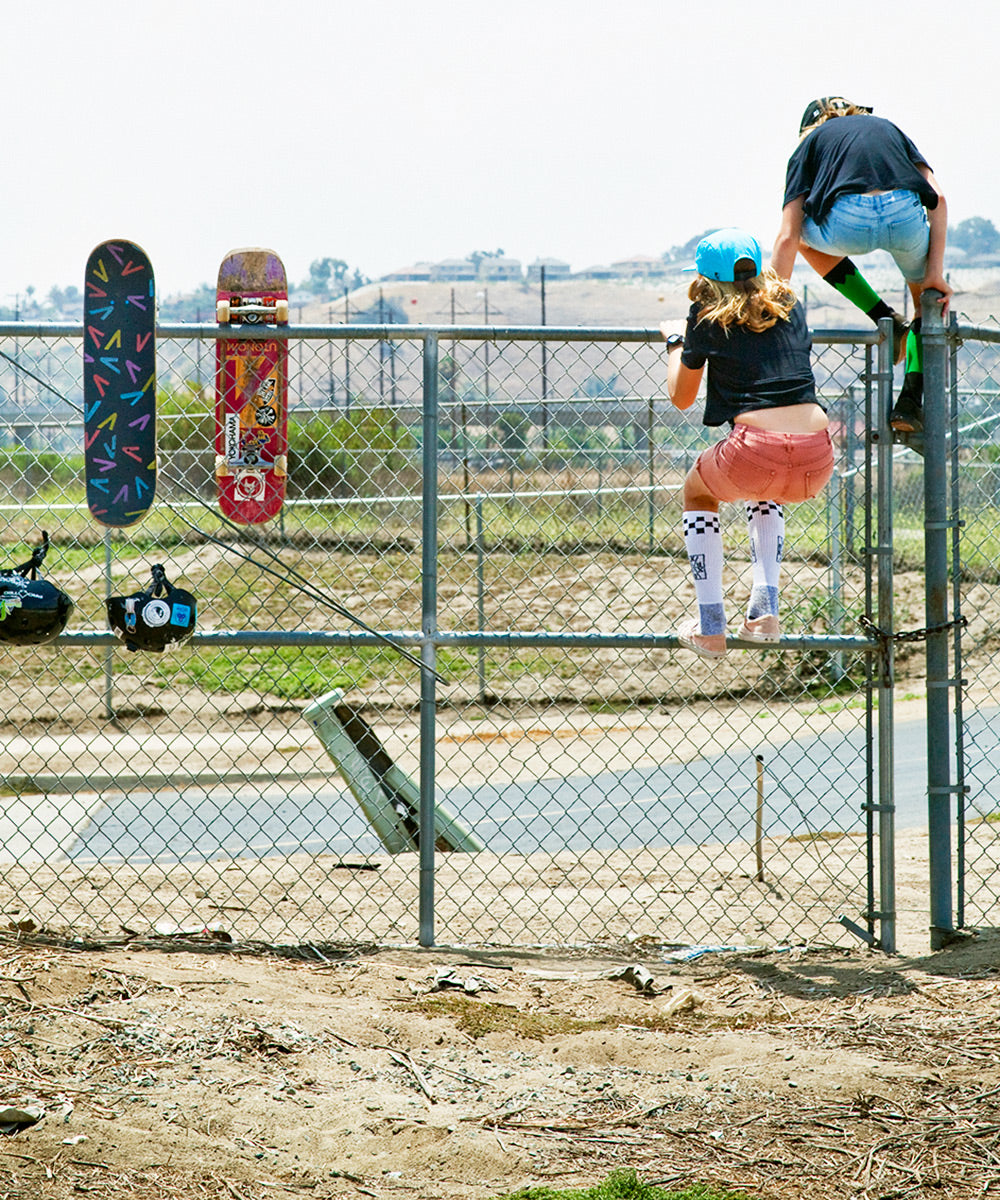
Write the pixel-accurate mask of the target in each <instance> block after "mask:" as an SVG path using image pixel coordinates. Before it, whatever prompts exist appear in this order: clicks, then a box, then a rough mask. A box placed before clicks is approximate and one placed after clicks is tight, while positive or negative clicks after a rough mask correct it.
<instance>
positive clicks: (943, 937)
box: [921, 289, 954, 950]
mask: <svg viewBox="0 0 1000 1200" xmlns="http://www.w3.org/2000/svg"><path fill="white" fill-rule="evenodd" d="M940 296H941V293H940V292H937V291H934V290H933V289H928V290H927V291H926V292H924V294H923V297H922V303H921V309H922V316H923V322H922V324H923V357H924V364H923V365H924V564H925V572H926V575H925V579H926V601H925V613H926V625H927V628H928V629H929V630H931V631H932V632H930V633H929V634H928V635H927V838H928V856H929V874H930V880H929V885H930V922H931V949H932V950H940V949H941V947H942V946H944V945H946V944H947V942H948V941H949V939H950V937H951V935H952V934H953V933H954V923H953V916H952V871H951V795H952V791H953V789H952V786H951V750H950V744H949V743H950V732H951V721H950V718H949V714H948V692H949V689H950V688H951V686H952V683H953V681H952V680H951V679H949V677H948V630H947V628H946V626H947V623H948V531H949V529H950V527H951V525H950V522H949V521H948V477H947V447H946V444H945V443H946V433H947V426H948V396H947V390H946V389H947V373H948V371H947V355H948V341H947V337H946V335H945V328H944V322H943V321H942V319H941V305H940V304H939V303H938V301H939V299H940Z"/></svg>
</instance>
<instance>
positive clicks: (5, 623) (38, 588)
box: [0, 532, 73, 646]
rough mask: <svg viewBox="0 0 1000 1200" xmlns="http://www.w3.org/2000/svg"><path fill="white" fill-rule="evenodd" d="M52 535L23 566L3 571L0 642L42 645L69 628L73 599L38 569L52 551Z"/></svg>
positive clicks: (0, 598)
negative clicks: (50, 541)
mask: <svg viewBox="0 0 1000 1200" xmlns="http://www.w3.org/2000/svg"><path fill="white" fill-rule="evenodd" d="M48 549H49V535H48V534H47V533H44V532H43V533H42V544H41V545H40V546H37V547H36V548H35V549H34V550H33V551H32V554H31V558H30V559H29V560H28V561H27V562H26V563H22V564H21V565H20V566H19V567H12V568H11V569H10V570H8V571H0V643H4V644H6V645H8V646H42V645H44V644H45V643H46V642H51V641H53V640H54V639H55V638H57V637H58V636H59V635H60V634H61V633H62V631H63V630H64V629H65V628H66V622H67V621H68V620H69V618H70V614H71V613H72V611H73V601H72V600H71V599H70V598H69V596H67V595H66V593H65V592H64V591H61V590H60V589H59V588H57V587H56V586H55V584H54V583H49V582H48V580H47V579H39V578H38V568H39V567H40V566H41V565H42V560H43V559H44V558H45V555H46V554H47V553H48Z"/></svg>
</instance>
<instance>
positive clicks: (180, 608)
mask: <svg viewBox="0 0 1000 1200" xmlns="http://www.w3.org/2000/svg"><path fill="white" fill-rule="evenodd" d="M170 624H171V625H180V626H181V627H182V628H186V627H187V626H188V625H190V624H191V605H190V604H175V605H173V607H172V609H171V613H170Z"/></svg>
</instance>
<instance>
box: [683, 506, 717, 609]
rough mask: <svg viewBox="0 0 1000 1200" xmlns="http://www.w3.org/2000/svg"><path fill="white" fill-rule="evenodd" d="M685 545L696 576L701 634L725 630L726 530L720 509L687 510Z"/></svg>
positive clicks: (692, 572) (696, 594)
mask: <svg viewBox="0 0 1000 1200" xmlns="http://www.w3.org/2000/svg"><path fill="white" fill-rule="evenodd" d="M684 548H685V549H686V550H687V553H688V561H689V562H690V564H691V574H692V575H693V576H694V593H695V596H696V597H697V599H698V617H699V620H700V623H701V624H700V632H701V633H725V631H726V610H725V607H724V605H723V600H722V529H721V526H720V525H719V514H718V513H717V512H685V513H684Z"/></svg>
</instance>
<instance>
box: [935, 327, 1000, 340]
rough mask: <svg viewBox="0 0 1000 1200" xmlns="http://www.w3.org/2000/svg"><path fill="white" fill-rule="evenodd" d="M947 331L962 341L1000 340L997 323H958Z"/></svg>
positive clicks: (999, 329) (999, 330)
mask: <svg viewBox="0 0 1000 1200" xmlns="http://www.w3.org/2000/svg"><path fill="white" fill-rule="evenodd" d="M946 332H947V333H954V334H955V335H956V337H957V338H958V339H959V341H962V342H1000V328H998V327H997V326H995V325H956V326H955V327H954V329H953V330H952V329H948V330H946Z"/></svg>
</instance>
